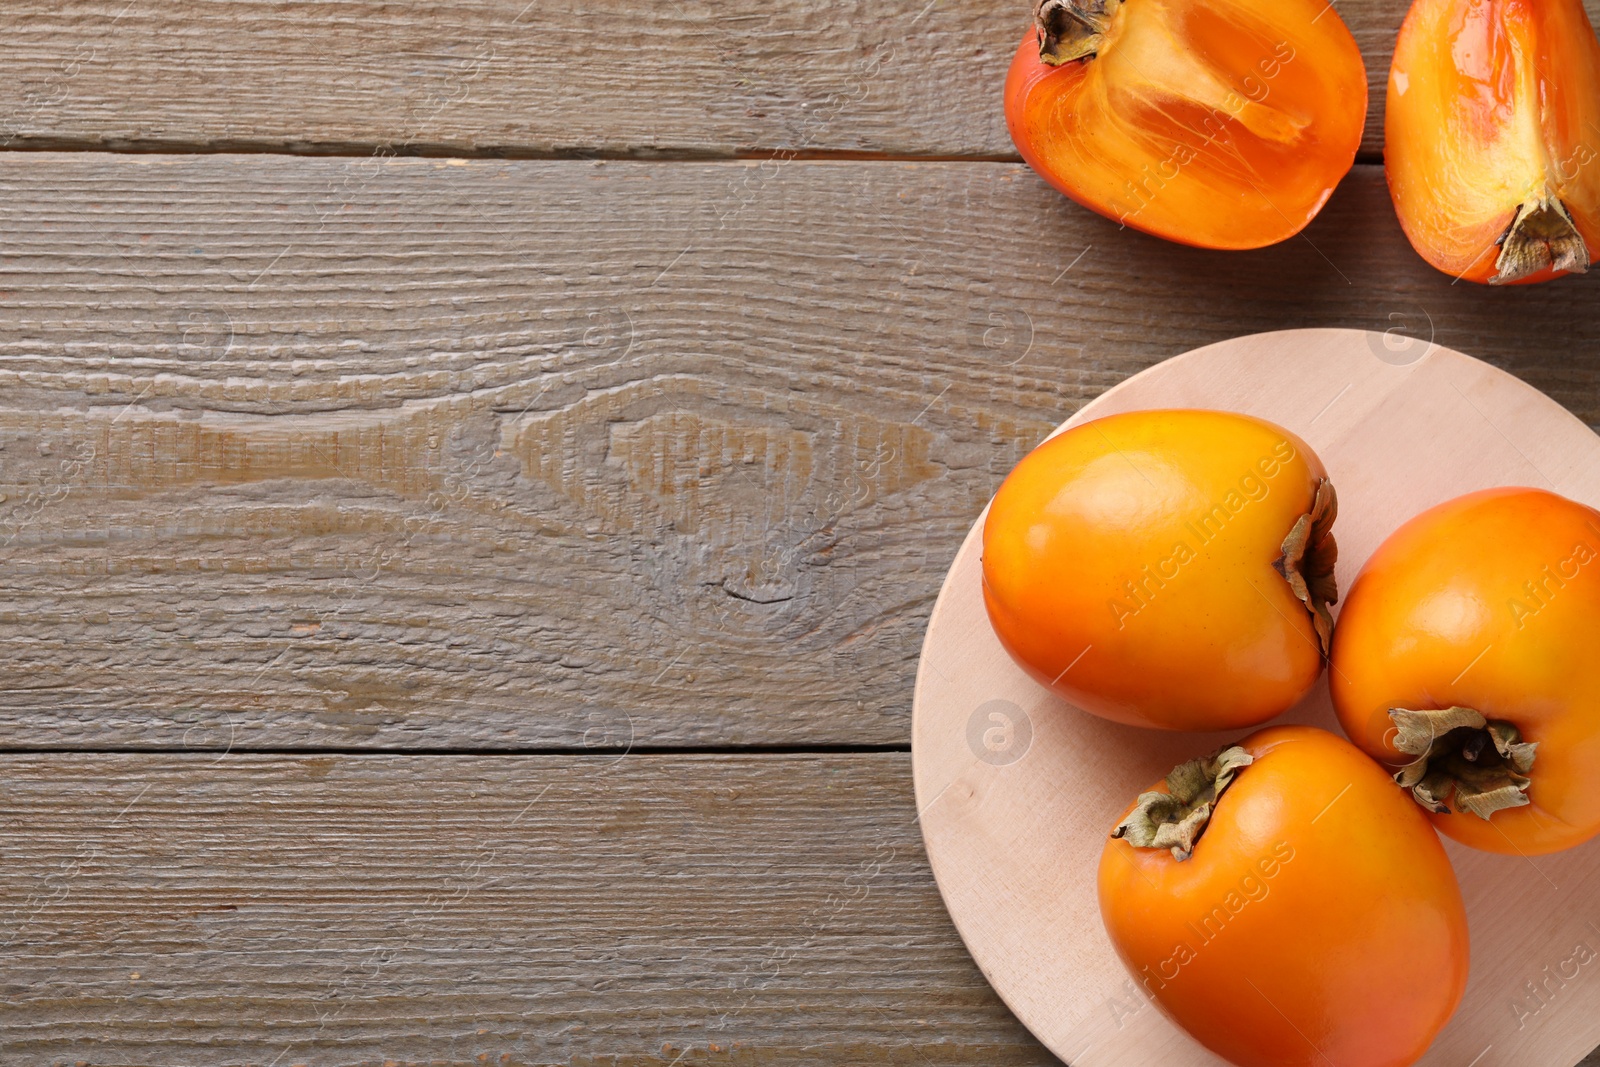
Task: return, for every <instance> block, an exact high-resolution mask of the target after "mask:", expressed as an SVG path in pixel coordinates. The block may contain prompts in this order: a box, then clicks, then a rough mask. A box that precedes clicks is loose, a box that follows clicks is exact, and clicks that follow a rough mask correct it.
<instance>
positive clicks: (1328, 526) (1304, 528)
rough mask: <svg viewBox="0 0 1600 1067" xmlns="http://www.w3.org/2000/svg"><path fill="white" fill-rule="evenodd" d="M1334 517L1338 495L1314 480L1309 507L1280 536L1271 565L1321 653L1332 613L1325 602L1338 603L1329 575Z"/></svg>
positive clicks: (1334, 558)
mask: <svg viewBox="0 0 1600 1067" xmlns="http://www.w3.org/2000/svg"><path fill="white" fill-rule="evenodd" d="M1338 517H1339V498H1338V496H1337V495H1336V494H1335V493H1334V491H1333V483H1332V482H1330V481H1329V480H1328V479H1326V478H1322V479H1320V480H1319V481H1318V482H1317V490H1316V496H1315V497H1313V499H1312V501H1311V510H1310V511H1309V512H1307V513H1306V514H1304V515H1302V516H1300V518H1299V520H1297V521H1296V522H1295V524H1294V527H1293V528H1292V529H1291V530H1290V531H1289V536H1288V537H1285V538H1284V539H1283V555H1281V556H1279V557H1278V558H1277V559H1276V560H1274V561H1273V564H1272V566H1273V567H1274V568H1275V569H1276V570H1277V572H1278V573H1279V574H1281V575H1283V577H1284V580H1285V581H1287V582H1288V583H1289V588H1290V589H1292V590H1294V595H1295V596H1296V597H1298V598H1299V599H1300V603H1302V604H1304V605H1305V606H1306V610H1307V611H1309V612H1311V623H1312V625H1313V626H1315V627H1316V630H1317V641H1318V643H1319V644H1320V645H1321V646H1322V654H1323V655H1324V656H1326V655H1327V654H1328V646H1329V645H1330V644H1331V643H1332V641H1333V615H1332V614H1331V613H1330V612H1329V611H1328V605H1330V604H1337V603H1338V602H1339V586H1338V583H1337V582H1335V580H1334V577H1333V567H1334V564H1335V563H1337V562H1338V561H1339V545H1338V543H1337V542H1335V541H1334V539H1333V520H1334V519H1336V518H1338Z"/></svg>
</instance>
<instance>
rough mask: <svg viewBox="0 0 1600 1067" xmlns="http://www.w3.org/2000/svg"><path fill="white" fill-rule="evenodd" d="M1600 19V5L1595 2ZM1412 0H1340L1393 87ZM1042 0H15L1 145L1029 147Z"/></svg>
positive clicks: (975, 151) (1376, 112) (1377, 93)
mask: <svg viewBox="0 0 1600 1067" xmlns="http://www.w3.org/2000/svg"><path fill="white" fill-rule="evenodd" d="M1586 4H1587V6H1588V9H1589V12H1590V15H1591V18H1593V17H1596V16H1600V0H1586ZM1406 7H1407V4H1406V2H1405V0H1341V2H1340V3H1339V4H1338V5H1337V10H1338V12H1339V13H1340V15H1341V16H1342V17H1343V18H1344V19H1345V21H1346V23H1347V24H1348V25H1349V26H1350V29H1351V32H1352V33H1353V34H1354V35H1355V38H1356V40H1357V41H1358V42H1359V44H1360V45H1361V49H1362V53H1363V55H1364V56H1365V57H1366V61H1367V68H1368V75H1369V80H1370V82H1371V86H1372V106H1371V108H1370V109H1369V113H1368V122H1367V136H1366V138H1365V140H1364V142H1363V148H1364V150H1366V151H1367V152H1369V153H1376V152H1378V151H1381V149H1382V140H1383V139H1382V130H1383V121H1382V117H1383V98H1384V90H1385V86H1386V84H1387V80H1388V70H1389V59H1390V56H1391V54H1392V52H1393V48H1394V37H1395V33H1396V32H1397V31H1398V29H1399V26H1400V22H1401V20H1402V19H1403V18H1404V16H1405V11H1406ZM1029 12H1030V5H1029V4H1028V3H1027V2H1026V0H981V2H970V3H950V2H948V0H888V2H881V0H880V2H878V3H866V2H863V0H847V2H844V3H839V2H831V0H790V2H788V3H783V4H771V3H758V2H756V0H732V2H727V0H675V2H672V3H656V4H638V3H625V2H622V0H599V2H593V3H579V2H576V0H554V2H552V0H537V2H534V3H529V2H527V0H465V2H460V3H452V4H438V3H431V4H395V3H385V2H381V0H316V2H311V3H297V4H295V5H294V6H293V7H292V8H286V7H284V6H283V5H282V4H280V3H277V2H274V0H165V2H159V3H158V2H154V0H131V2H129V0H12V2H10V3H8V4H7V5H6V9H5V13H4V15H3V16H0V26H3V27H4V30H5V32H4V33H3V34H0V69H4V70H6V72H7V77H6V78H5V79H4V83H3V84H0V143H4V144H9V145H11V146H13V147H15V146H39V145H43V146H52V145H60V144H63V143H69V142H70V143H73V144H89V145H95V146H103V147H112V148H115V147H119V146H126V145H130V144H132V145H147V146H148V145H171V146H178V147H182V148H196V147H206V148H219V147H220V148H229V147H232V148H242V147H246V146H248V147H251V148H266V149H272V150H285V149H287V150H296V149H306V148H310V147H313V146H316V147H319V148H321V149H322V150H328V149H346V150H350V149H353V150H356V151H371V150H372V149H373V148H374V147H375V146H392V147H393V148H395V149H397V150H400V151H411V152H416V151H434V152H447V153H448V152H454V153H460V152H518V153H574V152H577V153H581V152H604V153H613V154H633V155H651V154H657V153H664V152H665V153H694V154H713V155H728V154H733V153H738V152H759V151H853V152H873V153H888V154H892V155H946V156H948V155H963V156H973V155H976V156H994V155H1005V156H1010V155H1012V154H1013V152H1014V149H1013V147H1012V145H1011V142H1010V139H1009V137H1008V136H1007V135H1006V131H1005V124H1004V121H1003V119H1002V116H1001V114H1000V88H1001V85H1002V83H1003V81H1004V78H1005V71H1006V68H1007V66H1008V64H1009V63H1010V60H1011V56H1012V54H1013V52H1014V51H1015V49H1016V46H1017V44H1018V42H1019V41H1020V40H1021V39H1022V36H1023V32H1024V29H1025V27H1026V26H1027V24H1028V18H1029Z"/></svg>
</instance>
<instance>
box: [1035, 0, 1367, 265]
mask: <svg viewBox="0 0 1600 1067" xmlns="http://www.w3.org/2000/svg"><path fill="white" fill-rule="evenodd" d="M1116 18H1117V21H1116V26H1115V28H1114V29H1113V31H1112V33H1111V34H1110V35H1108V37H1107V39H1106V41H1105V42H1104V45H1103V47H1102V48H1101V51H1100V52H1099V54H1098V55H1096V56H1094V57H1093V58H1092V59H1088V60H1078V61H1071V62H1068V63H1065V64H1063V65H1061V66H1050V65H1049V64H1047V63H1045V62H1044V61H1043V60H1042V59H1040V56H1039V47H1040V46H1039V35H1038V32H1037V31H1034V32H1030V33H1029V34H1028V35H1027V36H1026V37H1025V38H1024V39H1023V42H1022V46H1021V47H1020V48H1019V49H1018V51H1017V53H1016V57H1015V58H1014V60H1013V61H1012V64H1011V71H1010V74H1009V75H1008V76H1007V79H1006V89H1005V112H1006V124H1007V126H1008V127H1009V129H1010V131H1011V139H1012V141H1013V142H1015V144H1016V146H1017V150H1018V151H1019V152H1021V153H1022V157H1023V159H1025V160H1027V162H1028V164H1029V166H1031V167H1033V169H1034V170H1035V171H1037V172H1038V173H1039V174H1040V176H1042V177H1043V178H1044V179H1045V180H1046V181H1047V182H1049V183H1050V184H1051V185H1053V186H1055V187H1056V188H1057V189H1058V190H1060V191H1061V192H1063V193H1065V194H1066V195H1067V196H1069V197H1071V198H1072V199H1074V200H1076V201H1077V202H1078V203H1080V204H1082V205H1083V206H1084V207H1087V208H1089V209H1090V210H1092V211H1097V212H1099V213H1100V214H1102V215H1105V216H1106V217H1107V218H1110V219H1114V220H1116V221H1117V222H1120V223H1122V224H1124V225H1127V226H1132V227H1133V228H1134V229H1138V230H1143V231H1144V232H1146V233H1150V234H1154V235H1156V236H1157V237H1164V238H1166V239H1167V240H1169V241H1177V242H1179V243H1181V244H1187V245H1196V246H1199V247H1201V248H1224V249H1243V248H1260V247H1262V246H1265V245H1270V244H1274V243H1276V242H1278V241H1282V240H1284V239H1285V238H1288V237H1291V236H1293V235H1294V234H1296V233H1298V232H1299V231H1300V230H1301V229H1303V228H1304V227H1305V226H1306V224H1307V223H1309V222H1310V221H1311V220H1312V218H1314V217H1315V216H1316V214H1317V212H1318V211H1320V210H1321V209H1322V205H1323V204H1324V203H1325V202H1326V201H1327V199H1328V197H1329V195H1331V194H1332V192H1333V188H1334V186H1335V185H1337V184H1338V182H1339V179H1340V178H1342V177H1343V176H1344V174H1345V172H1347V171H1348V170H1349V169H1350V165H1351V163H1352V162H1353V161H1354V160H1355V154H1356V150H1357V148H1359V147H1360V143H1361V133H1362V128H1363V125H1364V123H1365V121H1366V112H1367V78H1366V70H1365V67H1364V66H1363V64H1362V61H1361V52H1360V49H1359V48H1358V47H1357V46H1356V43H1355V40H1354V38H1352V37H1351V36H1350V31H1349V30H1348V29H1347V28H1346V27H1345V25H1344V23H1343V22H1342V21H1341V20H1340V19H1339V16H1338V14H1337V13H1336V12H1334V11H1333V10H1332V9H1331V8H1329V7H1327V6H1326V4H1325V3H1323V0H1126V2H1125V3H1123V4H1121V5H1120V10H1119V11H1118V13H1117V17H1116Z"/></svg>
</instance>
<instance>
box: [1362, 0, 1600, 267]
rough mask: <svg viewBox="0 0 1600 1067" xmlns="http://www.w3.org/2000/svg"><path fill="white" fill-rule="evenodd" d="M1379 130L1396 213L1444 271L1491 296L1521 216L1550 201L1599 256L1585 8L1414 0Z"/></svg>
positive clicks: (1541, 0)
mask: <svg viewBox="0 0 1600 1067" xmlns="http://www.w3.org/2000/svg"><path fill="white" fill-rule="evenodd" d="M1384 123H1385V125H1384V169H1385V171H1386V173H1387V174H1388V178H1389V191H1390V195H1391V196H1392V197H1393V199H1394V205H1395V212H1396V214H1398V215H1399V218H1400V225H1401V227H1402V228H1404V230H1405V233H1406V237H1407V238H1409V239H1410V241H1411V244H1412V247H1414V248H1415V249H1416V250H1417V252H1418V254H1420V255H1421V256H1422V258H1424V259H1426V260H1427V261H1428V262H1429V263H1431V264H1432V265H1433V266H1435V267H1437V268H1438V269H1439V270H1441V271H1444V272H1445V273H1447V274H1452V275H1455V276H1457V277H1460V278H1465V279H1467V280H1468V281H1473V282H1488V281H1489V280H1490V279H1491V278H1492V277H1493V276H1494V275H1495V273H1496V260H1497V258H1498V256H1499V253H1500V248H1499V244H1498V242H1499V241H1500V239H1501V238H1502V236H1503V235H1504V234H1505V233H1506V231H1507V229H1508V228H1509V227H1510V225H1511V222H1512V218H1513V217H1514V215H1515V214H1516V211H1517V208H1518V206H1519V205H1521V204H1523V203H1525V202H1527V201H1528V200H1529V199H1530V198H1534V197H1539V196H1549V195H1553V196H1555V197H1558V198H1559V199H1560V200H1561V202H1562V203H1563V204H1564V205H1565V206H1566V208H1567V211H1568V212H1569V213H1570V214H1571V216H1572V220H1573V222H1574V224H1575V225H1576V226H1577V229H1578V232H1579V234H1581V235H1582V237H1583V239H1584V242H1585V243H1586V244H1587V245H1588V247H1589V252H1590V258H1591V260H1592V259H1593V258H1594V256H1595V255H1596V254H1600V156H1597V150H1596V147H1595V137H1596V132H1595V131H1596V129H1597V128H1600V41H1597V40H1596V39H1595V34H1594V30H1593V28H1592V27H1591V26H1590V24H1589V17H1588V15H1587V14H1586V13H1585V11H1584V8H1583V3H1582V0H1416V2H1415V3H1414V4H1413V5H1412V7H1411V10H1410V12H1409V13H1408V14H1407V15H1406V20H1405V23H1404V25H1403V26H1402V27H1401V29H1400V37H1399V40H1398V41H1397V42H1396V44H1395V52H1394V62H1393V64H1392V65H1391V67H1390V70H1389V90H1388V106H1387V112H1386V117H1385V120H1384ZM1565 273H1567V272H1565V271H1557V270H1554V269H1551V268H1549V267H1546V268H1545V269H1543V270H1541V271H1539V272H1537V273H1535V274H1530V275H1528V276H1527V277H1524V278H1520V279H1517V280H1516V281H1514V282H1512V284H1522V283H1528V282H1540V281H1547V280H1549V279H1551V278H1556V277H1560V276H1561V275H1563V274H1565Z"/></svg>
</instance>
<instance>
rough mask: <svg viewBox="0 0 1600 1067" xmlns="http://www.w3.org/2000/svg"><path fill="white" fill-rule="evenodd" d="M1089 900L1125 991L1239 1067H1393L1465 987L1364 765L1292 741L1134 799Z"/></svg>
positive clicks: (1442, 866)
mask: <svg viewBox="0 0 1600 1067" xmlns="http://www.w3.org/2000/svg"><path fill="white" fill-rule="evenodd" d="M1180 856H1181V857H1183V858H1179V857H1180ZM1099 896H1100V914H1101V917H1102V919H1103V920H1104V921H1105V926H1106V932H1107V934H1109V935H1110V938H1111V943H1112V944H1113V945H1114V946H1115V947H1116V950H1117V954H1118V955H1119V956H1120V957H1121V958H1122V961H1123V963H1124V964H1125V965H1126V966H1127V968H1128V970H1129V972H1130V973H1131V974H1132V975H1133V978H1134V980H1135V981H1137V982H1138V983H1139V984H1140V985H1141V986H1143V987H1144V989H1145V990H1146V991H1147V992H1148V993H1149V994H1150V996H1151V998H1152V999H1154V1000H1155V1002H1156V1004H1157V1005H1159V1006H1160V1008H1161V1010H1162V1011H1163V1012H1165V1013H1166V1014H1167V1015H1168V1016H1169V1017H1171V1018H1172V1019H1173V1021H1175V1022H1176V1023H1178V1025H1180V1026H1182V1027H1183V1028H1184V1029H1185V1030H1187V1031H1188V1032H1189V1033H1190V1034H1191V1035H1192V1036H1193V1037H1194V1038H1195V1039H1196V1040H1198V1041H1199V1042H1200V1043H1201V1044H1203V1045H1205V1046H1206V1047H1207V1048H1209V1049H1211V1050H1212V1051H1213V1052H1215V1053H1217V1054H1218V1055H1220V1056H1223V1057H1225V1058H1226V1059H1227V1060H1228V1061H1229V1062H1231V1063H1234V1064H1237V1065H1238V1067H1329V1065H1330V1064H1336V1065H1337V1067H1406V1065H1408V1064H1412V1063H1415V1062H1416V1061H1417V1059H1418V1058H1420V1057H1421V1056H1422V1054H1423V1053H1424V1052H1425V1051H1426V1050H1427V1048H1428V1046H1429V1045H1430V1044H1431V1043H1432V1041H1433V1039H1434V1037H1435V1036H1436V1035H1437V1034H1438V1032H1439V1031H1440V1029H1442V1028H1443V1027H1444V1024H1445V1023H1446V1022H1447V1021H1448V1020H1449V1018H1450V1016H1451V1014H1452V1013H1454V1011H1455V1008H1456V1005H1457V1004H1458V1003H1459V1001H1460V999H1461V994H1462V991H1463V990H1464V989H1465V987H1466V982H1467V968H1468V952H1469V946H1468V935H1467V917H1466V911H1465V908H1464V907H1463V904H1462V899H1461V890H1460V887H1459V885H1458V884H1457V882H1456V877H1455V872H1454V871H1453V870H1452V869H1451V866H1450V860H1449V857H1447V856H1446V855H1445V851H1444V847H1443V845H1441V844H1440V842H1439V837H1438V835H1437V834H1435V833H1434V832H1433V831H1432V829H1431V828H1430V827H1429V826H1428V822H1427V820H1426V819H1425V818H1424V817H1423V815H1422V811H1421V809H1420V808H1418V807H1416V805H1414V804H1412V803H1411V801H1410V800H1409V799H1407V798H1406V796H1405V795H1404V794H1403V793H1401V792H1400V791H1399V790H1397V789H1396V788H1395V787H1394V784H1393V783H1392V782H1390V781H1389V779H1388V777H1387V776H1386V775H1385V774H1384V773H1383V771H1382V769H1381V768H1379V767H1378V765H1377V764H1375V763H1373V762H1372V761H1371V760H1370V759H1368V758H1367V757H1366V756H1365V755H1363V754H1362V753H1361V752H1359V751H1357V750H1356V749H1355V748H1354V747H1353V746H1352V745H1351V744H1350V743H1349V742H1347V741H1344V740H1343V739H1341V738H1338V737H1335V736H1333V735H1332V734H1330V733H1327V732H1326V731H1323V730H1317V729H1313V728H1311V727H1309V726H1279V727H1273V728H1270V729H1267V730H1263V731H1261V732H1259V733H1257V734H1254V735H1252V736H1250V737H1247V738H1245V739H1244V740H1243V741H1240V742H1238V744H1237V746H1235V747H1232V748H1229V749H1225V750H1223V751H1222V752H1220V753H1218V754H1217V755H1216V756H1214V757H1211V758H1210V759H1207V760H1196V761H1192V762H1191V763H1187V764H1184V765H1182V766H1180V767H1178V768H1177V769H1176V770H1174V771H1173V773H1172V774H1171V775H1169V776H1168V778H1167V780H1166V781H1165V782H1164V783H1161V784H1159V785H1157V786H1156V787H1155V788H1154V789H1152V790H1151V791H1150V792H1147V793H1145V794H1143V795H1141V796H1140V797H1139V799H1138V801H1137V802H1136V803H1135V804H1134V805H1133V806H1132V807H1131V808H1130V809H1129V811H1128V812H1127V814H1126V815H1125V817H1124V819H1123V821H1122V823H1120V824H1119V825H1118V827H1117V829H1116V830H1115V831H1114V832H1113V837H1112V839H1111V840H1109V841H1107V842H1106V846H1105V850H1104V851H1103V853H1102V854H1101V858H1100V872H1099Z"/></svg>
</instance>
